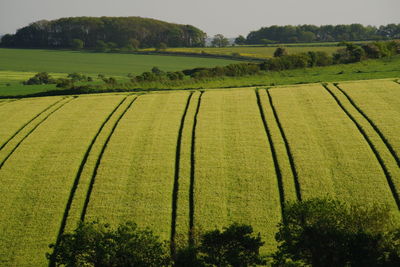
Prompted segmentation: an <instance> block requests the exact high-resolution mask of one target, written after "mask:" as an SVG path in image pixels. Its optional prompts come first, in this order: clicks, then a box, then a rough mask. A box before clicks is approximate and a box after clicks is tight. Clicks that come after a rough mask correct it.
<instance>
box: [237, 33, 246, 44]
mask: <svg viewBox="0 0 400 267" xmlns="http://www.w3.org/2000/svg"><path fill="white" fill-rule="evenodd" d="M235 44H237V45H244V44H246V38H244V36H243V35H239V36H238V37H237V38H236V39H235Z"/></svg>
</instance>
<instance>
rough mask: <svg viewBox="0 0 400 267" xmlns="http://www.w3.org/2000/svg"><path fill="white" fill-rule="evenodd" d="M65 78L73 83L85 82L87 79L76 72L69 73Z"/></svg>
mask: <svg viewBox="0 0 400 267" xmlns="http://www.w3.org/2000/svg"><path fill="white" fill-rule="evenodd" d="M67 77H68V78H70V79H71V80H72V81H73V82H81V81H86V80H87V77H86V76H85V75H84V74H80V73H77V72H74V73H70V74H68V76H67Z"/></svg>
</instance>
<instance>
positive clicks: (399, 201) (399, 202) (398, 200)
mask: <svg viewBox="0 0 400 267" xmlns="http://www.w3.org/2000/svg"><path fill="white" fill-rule="evenodd" d="M322 86H323V87H324V88H325V89H326V91H327V92H328V93H329V94H330V95H331V96H332V97H333V99H334V100H335V101H336V103H337V104H338V105H339V107H340V108H341V109H342V111H343V112H344V113H345V114H346V115H347V116H348V118H349V119H350V120H351V121H352V122H353V123H354V125H355V126H356V127H357V129H358V131H359V132H360V133H361V135H362V136H363V137H364V140H365V141H366V142H367V144H368V145H369V147H370V149H371V150H372V152H373V153H374V155H375V157H376V159H377V160H378V162H379V164H380V165H381V168H382V170H383V172H384V174H385V177H386V180H387V182H388V185H389V188H390V190H391V192H392V196H393V198H394V200H395V202H396V205H397V208H398V209H399V210H400V198H399V194H398V192H397V190H396V187H395V185H394V183H393V178H392V176H391V175H390V173H389V171H388V169H387V167H386V165H385V163H384V161H383V159H382V157H381V156H380V154H379V152H378V150H377V149H376V147H375V145H374V144H373V143H372V141H371V140H370V139H369V137H368V135H367V133H366V132H365V131H364V129H363V128H362V126H361V125H360V124H359V123H358V122H357V120H356V119H355V118H354V117H353V116H352V115H351V114H350V112H349V111H348V110H347V109H346V108H345V107H344V106H343V104H342V103H341V102H340V100H339V99H338V98H337V97H336V95H335V94H334V93H333V92H332V91H331V90H330V89H329V88H328V86H327V85H326V84H322Z"/></svg>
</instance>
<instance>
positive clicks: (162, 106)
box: [87, 92, 189, 240]
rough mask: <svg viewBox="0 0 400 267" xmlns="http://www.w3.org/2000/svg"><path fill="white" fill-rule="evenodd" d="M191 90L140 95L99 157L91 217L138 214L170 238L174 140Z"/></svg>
mask: <svg viewBox="0 0 400 267" xmlns="http://www.w3.org/2000/svg"><path fill="white" fill-rule="evenodd" d="M188 95H189V94H188V93H179V92H178V93H169V94H154V95H152V94H150V95H144V96H139V97H138V98H137V100H136V101H135V102H134V103H133V105H132V107H131V108H130V110H129V111H128V112H127V113H126V114H125V116H124V117H123V118H122V120H121V121H120V124H119V126H118V127H117V129H116V131H115V132H114V134H113V136H112V138H111V140H110V143H109V145H108V147H107V150H106V151H105V153H104V156H103V158H102V160H101V165H100V168H99V170H98V173H97V176H96V181H95V184H94V188H93V193H92V196H91V199H90V202H89V207H88V213H87V218H88V219H93V218H96V217H100V218H102V219H104V220H107V221H108V222H110V223H112V224H117V223H120V222H124V221H126V220H134V221H135V222H137V223H138V224H139V225H141V226H144V227H145V226H148V227H150V228H151V229H153V230H154V231H155V232H156V233H157V234H158V235H160V236H161V238H162V239H166V240H168V239H169V237H170V236H169V234H170V230H171V212H172V209H171V205H172V190H173V184H174V167H175V150H176V142H177V135H178V129H179V126H180V122H181V117H182V114H183V111H184V108H185V105H186V101H187V98H188Z"/></svg>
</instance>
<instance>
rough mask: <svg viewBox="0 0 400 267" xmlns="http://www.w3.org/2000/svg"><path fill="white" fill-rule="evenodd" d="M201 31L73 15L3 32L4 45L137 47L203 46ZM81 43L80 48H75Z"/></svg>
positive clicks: (156, 22) (136, 20)
mask: <svg viewBox="0 0 400 267" xmlns="http://www.w3.org/2000/svg"><path fill="white" fill-rule="evenodd" d="M204 40H205V33H204V32H202V31H201V30H199V29H198V28H196V27H193V26H191V25H179V24H173V23H167V22H163V21H159V20H154V19H148V18H141V17H74V18H61V19H57V20H52V21H47V20H40V21H37V22H34V23H32V24H30V25H29V26H26V27H23V28H21V29H19V30H18V31H17V32H16V34H14V35H11V34H6V35H5V36H3V38H2V39H1V45H2V46H5V47H23V48H71V47H78V48H97V47H100V48H101V47H104V46H108V47H115V48H123V47H129V48H134V49H135V48H139V47H156V46H159V45H160V44H164V45H166V46H169V47H178V46H187V47H193V46H204ZM79 46H81V47H79Z"/></svg>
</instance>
